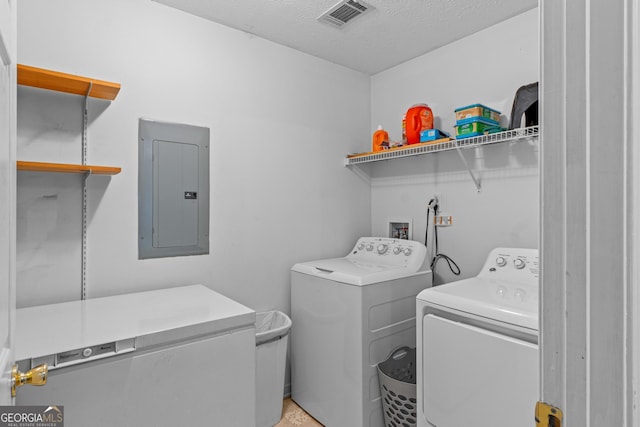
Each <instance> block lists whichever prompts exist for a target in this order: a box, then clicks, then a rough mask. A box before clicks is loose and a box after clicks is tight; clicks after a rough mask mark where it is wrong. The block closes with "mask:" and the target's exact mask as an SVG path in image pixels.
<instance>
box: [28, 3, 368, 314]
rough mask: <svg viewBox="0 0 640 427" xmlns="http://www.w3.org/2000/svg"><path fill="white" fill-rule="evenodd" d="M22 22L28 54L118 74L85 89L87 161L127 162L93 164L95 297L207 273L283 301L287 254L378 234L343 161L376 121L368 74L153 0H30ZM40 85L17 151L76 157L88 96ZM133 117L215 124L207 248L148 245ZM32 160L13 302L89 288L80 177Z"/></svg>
mask: <svg viewBox="0 0 640 427" xmlns="http://www.w3.org/2000/svg"><path fill="white" fill-rule="evenodd" d="M18 21H19V22H18V24H19V25H18V31H19V34H18V35H19V37H18V40H19V49H18V52H19V57H18V61H19V62H20V63H25V64H28V65H32V66H38V67H43V68H48V69H53V70H60V71H63V72H67V73H72V74H79V75H88V76H95V77H96V78H100V79H104V80H110V81H114V82H118V83H119V84H121V90H120V93H119V95H118V98H117V99H116V100H114V101H110V102H109V101H96V100H89V102H88V116H89V117H88V121H89V123H88V124H89V126H88V130H87V136H88V141H89V143H88V158H89V162H94V163H102V164H107V165H110V164H113V165H118V166H119V167H121V168H122V172H121V173H120V174H118V175H115V176H112V177H97V176H91V177H89V178H88V224H87V251H86V258H87V262H86V266H87V296H88V297H89V298H93V297H102V296H110V295H117V294H122V293H130V292H135V291H143V290H152V289H160V288H166V287H170V286H176V285H184V284H194V283H201V284H204V285H205V286H207V287H209V288H211V289H214V290H216V291H219V292H221V293H223V294H224V295H227V296H229V297H230V298H233V299H235V300H237V301H239V302H241V303H243V304H246V305H248V306H250V307H252V308H253V309H256V310H267V309H278V310H282V311H284V312H289V277H288V275H289V268H290V267H291V265H293V264H294V263H295V262H298V261H300V260H303V259H310V258H317V257H322V256H326V255H328V254H329V253H335V252H344V251H345V250H347V249H348V248H349V247H351V245H352V244H353V241H354V240H355V239H356V238H357V237H359V236H361V235H368V234H369V233H370V229H371V227H370V217H371V215H370V189H369V185H368V183H366V182H364V181H363V180H362V179H361V178H359V177H358V176H356V175H354V174H352V173H351V172H350V171H349V170H347V169H346V168H344V166H343V163H342V158H343V156H344V153H346V152H350V151H356V150H358V149H359V147H361V142H362V136H363V135H366V134H367V133H368V129H369V120H370V117H369V106H370V79H369V76H368V75H366V74H363V73H360V72H356V71H353V70H349V69H347V68H345V67H342V66H338V65H335V64H332V63H329V62H327V61H324V60H321V59H318V58H315V57H313V56H311V55H308V54H304V53H301V52H299V51H296V50H293V49H291V48H288V47H285V46H282V45H278V44H275V43H272V42H269V41H267V40H265V39H262V38H259V37H255V36H252V35H251V34H248V33H245V32H242V31H238V30H235V29H231V28H228V27H225V26H222V25H219V24H217V23H213V22H211V21H208V20H205V19H202V18H199V17H196V16H193V15H191V14H188V13H185V12H182V11H179V10H176V9H174V8H170V7H167V6H165V5H162V4H159V3H157V2H153V1H147V0H134V1H122V0H116V1H113V2H108V3H106V2H101V1H97V0H91V1H79V0H64V1H62V2H57V3H56V4H54V3H52V2H47V1H39V0H27V1H22V2H20V10H19V14H18ZM34 91H38V89H33V88H26V87H22V86H21V87H19V88H18V109H19V111H20V114H19V116H20V117H19V127H18V157H19V158H20V159H30V160H37V161H57V162H67V163H72V162H78V161H79V158H80V150H79V146H80V139H81V137H82V128H81V124H82V97H74V96H72V95H66V94H57V93H53V92H50V91H41V90H40V91H39V92H36V93H35V94H34ZM42 92H44V93H42ZM52 105H53V106H55V107H56V108H50V107H51V106H52ZM48 107H49V108H48ZM140 118H146V119H152V120H159V121H165V122H174V123H183V124H189V125H196V126H203V127H207V128H209V129H210V132H211V137H210V142H211V150H210V171H211V172H210V220H209V221H210V222H209V230H210V235H209V243H210V246H209V247H210V250H209V253H208V254H205V255H197V256H182V257H168V258H158V259H145V260H141V259H139V255H138V211H137V206H138V143H137V141H138V120H139V119H140ZM34 174H36V173H35V172H26V173H25V172H20V176H19V180H18V181H19V183H18V227H17V228H18V252H17V264H18V271H17V298H18V306H19V307H24V306H31V305H37V304H44V303H52V302H62V301H69V300H74V299H77V298H79V297H80V283H79V277H80V276H81V271H80V270H81V268H80V259H81V256H82V253H81V252H82V251H81V248H80V245H79V241H80V238H81V236H80V232H81V227H80V224H81V218H80V213H79V206H80V205H79V201H80V199H79V198H80V194H81V192H80V191H79V190H80V187H81V180H80V178H78V177H77V176H61V175H60V176H59V175H56V176H53V175H51V176H50V175H40V176H38V175H34ZM249 260H250V261H249ZM247 262H250V265H247Z"/></svg>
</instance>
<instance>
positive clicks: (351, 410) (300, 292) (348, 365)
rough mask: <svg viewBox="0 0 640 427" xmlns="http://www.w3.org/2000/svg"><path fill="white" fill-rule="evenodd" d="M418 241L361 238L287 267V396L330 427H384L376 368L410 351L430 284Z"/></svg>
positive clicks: (423, 253) (424, 254) (414, 340)
mask: <svg viewBox="0 0 640 427" xmlns="http://www.w3.org/2000/svg"><path fill="white" fill-rule="evenodd" d="M426 253H427V251H426V248H425V246H424V245H423V244H422V243H419V242H415V241H409V240H397V239H389V238H380V237H376V238H374V237H363V238H360V239H359V240H358V242H357V243H356V245H355V247H354V248H353V250H351V251H350V252H349V254H348V255H347V256H345V257H342V258H333V259H326V260H320V261H311V262H305V263H300V264H296V265H294V266H293V267H292V269H291V318H292V327H291V336H290V340H291V341H290V342H291V380H292V385H291V394H292V398H293V400H295V401H296V403H298V404H299V405H300V406H302V408H304V409H305V410H306V411H307V412H308V413H310V414H311V415H312V416H313V417H314V418H316V419H317V420H318V421H320V422H321V423H322V424H324V425H326V426H330V427H360V426H366V427H384V416H383V413H382V403H381V400H380V389H379V386H378V376H377V370H376V365H377V364H378V363H379V362H381V361H384V360H386V359H387V358H388V357H389V355H390V354H391V352H392V351H393V350H394V349H396V348H397V347H400V346H411V347H413V346H415V342H416V321H415V314H416V312H415V300H416V296H417V295H418V293H419V292H420V291H422V290H423V289H425V288H428V287H429V286H431V271H430V270H428V260H427V256H426Z"/></svg>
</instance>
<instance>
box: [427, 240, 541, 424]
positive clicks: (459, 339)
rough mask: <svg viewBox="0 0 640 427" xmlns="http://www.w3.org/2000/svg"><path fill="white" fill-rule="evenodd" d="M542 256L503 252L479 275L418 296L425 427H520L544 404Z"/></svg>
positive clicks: (529, 251) (495, 252)
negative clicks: (540, 362)
mask: <svg viewBox="0 0 640 427" xmlns="http://www.w3.org/2000/svg"><path fill="white" fill-rule="evenodd" d="M538 276H539V264H538V251H537V250H535V249H512V248H497V249H494V250H493V251H492V252H491V253H490V254H489V256H488V258H487V261H486V262H485V265H484V267H483V268H482V271H481V272H480V273H479V274H478V276H476V277H473V278H469V279H464V280H460V281H457V282H452V283H448V284H445V285H442V286H437V287H433V288H431V289H427V290H425V291H423V292H421V293H420V294H419V295H418V297H417V305H416V306H417V319H418V321H417V324H418V346H417V357H416V359H417V365H418V366H417V375H418V378H417V383H418V389H417V396H418V426H419V427H468V426H476V427H513V426H525V425H530V424H531V423H532V422H533V416H534V409H535V403H536V401H537V400H538V390H539V379H538V372H539V366H538Z"/></svg>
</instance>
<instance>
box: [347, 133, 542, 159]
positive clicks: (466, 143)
mask: <svg viewBox="0 0 640 427" xmlns="http://www.w3.org/2000/svg"><path fill="white" fill-rule="evenodd" d="M538 133H539V131H538V126H529V127H526V128H519V129H513V130H507V131H504V132H498V133H492V134H489V135H480V136H474V137H471V138H463V139H451V140H448V141H443V142H440V143H437V144H416V145H415V146H409V147H407V148H400V149H392V150H389V151H380V152H376V153H367V154H359V155H353V156H350V157H347V158H346V159H345V166H351V165H357V164H361V163H371V162H377V161H381V160H389V159H398V158H402V157H412V156H417V155H420V154H429V153H438V152H441V151H450V150H456V149H459V148H460V149H466V148H473V147H479V146H482V145H488V144H495V143H499V142H509V141H521V140H528V139H532V138H537V137H538Z"/></svg>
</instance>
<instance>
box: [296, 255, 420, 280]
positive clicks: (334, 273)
mask: <svg viewBox="0 0 640 427" xmlns="http://www.w3.org/2000/svg"><path fill="white" fill-rule="evenodd" d="M291 270H292V271H295V272H298V273H302V274H307V275H310V276H315V277H319V278H323V279H326V280H331V281H334V282H341V283H346V284H348V285H354V286H366V285H371V284H373V283H380V282H386V281H389V280H395V279H400V278H404V277H410V276H415V275H419V274H428V273H430V271H428V270H427V271H415V269H413V268H411V267H410V266H407V265H393V264H383V263H374V262H366V261H360V260H354V259H349V258H347V257H342V258H331V259H324V260H318V261H309V262H302V263H298V264H295V265H294V266H293V267H292V268H291Z"/></svg>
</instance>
